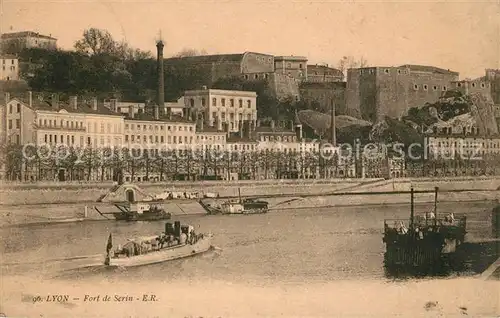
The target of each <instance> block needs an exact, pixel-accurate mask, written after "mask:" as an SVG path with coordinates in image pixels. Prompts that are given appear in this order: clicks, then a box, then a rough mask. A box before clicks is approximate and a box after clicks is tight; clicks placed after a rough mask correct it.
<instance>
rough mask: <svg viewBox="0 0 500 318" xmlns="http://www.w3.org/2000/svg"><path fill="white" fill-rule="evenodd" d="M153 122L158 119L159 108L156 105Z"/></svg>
mask: <svg viewBox="0 0 500 318" xmlns="http://www.w3.org/2000/svg"><path fill="white" fill-rule="evenodd" d="M154 111H155V120H158V119H160V107H158V105H155V109H154Z"/></svg>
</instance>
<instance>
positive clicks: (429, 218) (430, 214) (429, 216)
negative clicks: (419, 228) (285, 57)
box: [425, 210, 436, 220]
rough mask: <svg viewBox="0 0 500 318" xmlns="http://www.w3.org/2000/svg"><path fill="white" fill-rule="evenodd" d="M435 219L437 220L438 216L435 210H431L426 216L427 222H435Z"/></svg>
mask: <svg viewBox="0 0 500 318" xmlns="http://www.w3.org/2000/svg"><path fill="white" fill-rule="evenodd" d="M435 218H436V215H435V214H434V210H431V211H429V212H427V213H426V214H425V219H426V220H434V219H435Z"/></svg>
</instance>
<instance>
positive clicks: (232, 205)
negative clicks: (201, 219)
mask: <svg viewBox="0 0 500 318" xmlns="http://www.w3.org/2000/svg"><path fill="white" fill-rule="evenodd" d="M238 194H239V195H238V196H239V200H238V201H226V202H223V203H222V204H220V206H209V205H205V204H204V203H203V202H201V201H200V204H201V205H202V206H203V207H204V208H205V209H206V210H207V212H208V214H261V213H267V212H268V210H269V207H268V203H267V202H266V201H262V200H257V199H244V200H242V199H241V193H240V190H239V189H238Z"/></svg>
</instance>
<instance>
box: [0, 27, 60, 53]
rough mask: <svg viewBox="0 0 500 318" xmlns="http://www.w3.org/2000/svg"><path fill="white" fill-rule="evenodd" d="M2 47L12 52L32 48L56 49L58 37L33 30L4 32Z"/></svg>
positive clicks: (1, 41)
mask: <svg viewBox="0 0 500 318" xmlns="http://www.w3.org/2000/svg"><path fill="white" fill-rule="evenodd" d="M0 47H1V49H2V51H3V52H6V53H10V54H14V53H19V52H21V51H22V50H23V49H30V48H38V49H47V50H55V49H56V48H57V39H56V38H53V37H52V36H51V35H49V36H47V35H43V34H40V33H37V32H33V31H23V32H12V33H3V34H2V35H1V36H0Z"/></svg>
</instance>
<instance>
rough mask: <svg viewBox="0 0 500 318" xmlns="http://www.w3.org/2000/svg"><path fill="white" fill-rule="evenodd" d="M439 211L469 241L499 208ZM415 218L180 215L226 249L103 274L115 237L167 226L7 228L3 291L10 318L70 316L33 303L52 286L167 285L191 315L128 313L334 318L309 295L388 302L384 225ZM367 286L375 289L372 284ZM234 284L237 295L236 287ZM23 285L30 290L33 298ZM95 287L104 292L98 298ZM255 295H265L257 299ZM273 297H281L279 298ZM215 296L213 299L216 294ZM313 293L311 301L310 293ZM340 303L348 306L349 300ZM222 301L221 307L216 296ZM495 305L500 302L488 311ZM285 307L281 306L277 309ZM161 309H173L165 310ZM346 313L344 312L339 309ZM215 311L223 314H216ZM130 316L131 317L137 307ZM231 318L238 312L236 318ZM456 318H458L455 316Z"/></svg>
mask: <svg viewBox="0 0 500 318" xmlns="http://www.w3.org/2000/svg"><path fill="white" fill-rule="evenodd" d="M431 207H432V204H423V205H418V206H417V207H416V211H415V212H416V213H424V212H425V211H427V210H429V209H430V208H431ZM438 208H439V210H438V212H440V213H446V212H448V211H453V212H455V213H466V215H467V216H468V240H480V239H484V238H488V237H489V235H490V231H489V227H488V226H489V213H490V211H491V203H486V202H484V203H482V202H475V203H443V204H440V205H439V207H438ZM408 216H409V207H408V206H407V205H399V206H370V207H342V208H323V209H315V210H286V211H285V210H283V211H272V212H270V213H268V214H262V215H245V216H238V215H228V216H182V217H179V218H174V220H179V221H181V222H182V223H183V224H192V225H194V226H195V228H196V229H197V231H198V232H200V231H203V232H211V233H213V234H214V239H213V244H214V245H215V246H217V247H218V249H217V250H215V251H211V252H208V253H206V254H203V255H200V256H195V257H192V258H188V259H184V260H177V261H172V262H168V263H163V264H157V265H150V266H144V267H139V268H133V269H126V270H123V269H115V270H109V269H106V268H104V267H103V266H100V265H99V263H100V262H101V261H102V258H101V257H100V256H96V254H102V253H104V251H105V246H106V241H107V237H108V235H109V233H112V235H113V242H114V245H115V246H116V245H117V244H119V243H122V244H123V243H124V242H125V240H126V238H129V237H134V236H137V235H154V234H156V233H159V232H160V231H162V229H163V223H162V222H150V223H149V222H137V223H126V222H115V221H99V222H88V223H72V224H53V225H31V226H19V227H4V228H1V229H0V238H1V252H2V256H3V257H2V265H1V274H2V279H3V284H4V285H3V286H4V287H3V288H2V292H3V293H4V294H3V296H4V297H5V298H4V300H3V302H4V303H3V307H4V308H7V307H8V309H9V310H11V311H12V310H14V311H15V310H21V312H20V314H26V313H27V312H29V313H37V314H38V311H37V310H42V311H43V309H44V308H45V309H47V308H49V307H50V306H52V307H50V308H52V309H50V312H51V313H52V314H54V316H51V315H49V317H55V315H59V314H58V312H59V311H58V310H60V312H61V317H62V315H64V313H63V312H65V310H69V309H70V307H71V306H69V305H68V304H66V305H67V306H66V307H64V306H59V307H57V306H56V307H53V305H50V306H49V305H48V304H31V303H30V302H29V301H26V299H27V298H29V297H31V296H32V295H34V293H35V291H36V290H39V291H41V292H42V293H46V292H47V290H48V289H50V288H49V286H52V288H53V290H54V291H57V292H58V293H62V294H67V293H69V292H68V290H72V291H71V292H72V293H80V294H82V295H83V293H88V291H89V290H93V291H94V292H95V293H98V292H100V291H103V290H107V291H110V288H111V290H112V292H114V293H116V292H117V290H121V291H122V292H125V291H126V292H127V293H132V294H133V292H134V291H136V292H139V290H143V291H144V290H145V291H146V292H153V291H154V292H158V290H161V291H163V292H164V291H165V289H169V286H170V287H173V286H176V290H180V289H182V288H184V293H187V294H189V295H191V296H192V297H193V300H192V301H195V302H197V303H198V304H199V305H197V306H194V307H193V305H187V304H184V305H183V306H181V307H182V310H180V309H179V306H180V305H179V306H177V305H174V304H172V303H171V302H169V304H168V308H169V310H170V314H171V315H170V314H169V315H166V316H165V315H161V314H160V315H159V314H158V312H157V311H158V310H159V309H158V307H154V306H153V307H151V306H150V307H147V308H149V309H150V310H151V311H150V312H148V311H146V312H145V313H144V316H142V315H140V314H139V315H138V316H137V315H135V316H134V314H130V313H128V311H126V313H128V317H146V316H148V317H154V316H157V317H167V316H168V317H170V316H172V317H174V316H177V315H178V316H187V315H195V314H196V315H198V316H204V317H207V315H208V314H207V312H210V310H212V314H213V315H214V317H215V316H217V317H219V316H221V317H222V316H224V317H227V316H231V317H235V316H247V317H251V316H257V315H263V316H273V315H281V314H283V312H284V310H287V309H288V310H290V309H291V308H295V309H293V310H294V311H293V312H290V313H289V314H288V316H293V315H298V316H303V315H309V314H310V315H311V316H314V317H317V316H318V317H319V316H329V315H328V314H327V313H325V310H326V308H328V305H327V304H326V303H328V301H326V303H323V300H322V302H321V304H322V305H321V306H323V307H321V308H320V309H318V308H316V309H314V310H313V309H312V307H309V305H307V303H304V304H302V303H301V301H302V302H304V297H306V296H307V297H306V298H307V299H309V300H308V301H313V298H314V297H319V298H321V297H323V296H321V292H320V291H321V290H322V289H321V288H327V287H325V286H326V285H325V284H327V285H328V284H334V285H332V286H337V287H331V288H333V289H334V290H337V291H338V287H339V286H344V287H342V288H347V289H345V290H346V292H347V293H348V294H352V295H353V296H352V297H354V298H352V299H351V298H349V299H346V300H345V301H343V303H344V305H345V303H346V302H349V301H351V303H352V302H353V301H355V300H354V299H357V298H355V297H356V296H355V295H356V294H357V293H359V292H360V291H361V290H366V288H368V290H369V289H370V288H372V291H371V292H370V293H371V294H370V295H371V296H366V297H368V298H370V297H372V298H373V299H378V298H377V297H382V296H381V295H378V292H377V290H379V288H382V287H375V286H378V284H387V283H388V279H387V278H385V277H384V271H383V253H384V244H383V242H382V230H383V221H384V219H394V218H407V217H408ZM90 265H98V266H93V267H87V268H80V269H75V267H81V266H82V267H83V266H90ZM37 282H38V283H37ZM40 282H44V283H43V284H42V283H40ZM103 282H106V283H105V284H104V283H103ZM346 282H350V283H349V284H350V285H349V287H346V286H347V285H345V284H347V283H346ZM368 282H372V283H371V284H372V285H370V283H368ZM10 284H12V285H10ZM19 284H21V285H19ZM23 284H24V285H23ZM37 284H38V285H37ZM103 284H104V285H103ZM335 284H336V285H335ZM236 285H237V286H239V287H237V288H236V287H235V286H236ZM469 285H470V284H469ZM6 286H9V288H10V289H11V292H15V293H13V294H12V295H14V294H16V293H17V294H16V295H17V296H11V294H9V296H5V293H6V290H5V288H6ZM14 286H20V287H14ZM22 286H25V287H26V286H30V287H29V289H28V290H26V289H25V288H24V287H22ZM96 286H103V287H101V288H102V289H97V290H96V288H97V287H96ZM118 286H120V287H118ZM187 286H190V287H189V288H188V287H187ZM297 286H301V287H297ZM304 286H306V287H304ZM314 286H316V287H314ZM318 286H323V287H318ZM361 286H364V287H361ZM368 286H372V287H368ZM419 286H420V285H419ZM464 286H465V285H464ZM470 286H472V285H470ZM75 288H76V289H75ZM249 288H250V289H249ZM252 288H254V289H252ZM255 288H260V289H259V292H257V291H256V289H255ZM273 288H274V289H276V288H277V290H274V291H273ZM297 288H298V289H297ZM304 288H305V289H304ZM342 288H340V289H342ZM384 288H386V287H384ZM454 288H455V287H454ZM288 289H289V293H290V294H289V295H288V296H287V297H284V296H280V298H279V299H276V301H275V302H269V304H268V307H269V308H267V307H265V306H264V307H262V308H261V311H262V312H259V311H258V310H257V311H254V310H250V308H247V307H246V305H245V304H246V303H245V302H243V303H241V299H240V297H238V296H236V295H239V293H242V295H243V294H245V295H246V296H245V297H247V298H248V299H253V301H259V300H257V299H255V298H256V297H257V298H258V297H259V295H260V296H262V295H264V294H266V293H268V294H269V295H275V293H277V294H280V293H283V292H284V290H285V291H286V290H288ZM169 290H170V289H169ZM209 290H211V292H208V291H209ZM326 290H327V289H325V290H324V291H325V292H326ZM431 290H433V288H431ZM478 290H479V291H482V292H483V293H484V292H485V287H484V286H481V287H478ZM486 290H487V289H486ZM309 292H311V295H309V294H308V293H309ZM385 292H388V293H391V292H392V293H394V292H395V291H393V290H392V289H389V290H387V288H386V289H385ZM399 293H401V291H400V292H399ZM160 294H161V292H160ZM334 294H335V293H334ZM26 295H28V296H26ZM176 295H177V294H176ZM216 295H221V297H222V295H224V296H223V297H225V298H227V299H231V297H232V298H233V302H232V303H227V302H222V303H223V305H222V307H220V304H219V303H218V305H217V306H215V305H214V301H212V302H209V299H212V298H214V297H216ZM301 295H302V296H301ZM332 295H333V294H332ZM398 295H399V294H398ZM177 296H178V295H177ZM177 296H175V297H173V296H172V295H169V296H168V298H169V299H171V300H172V299H174V298H175V299H177V298H179V300H177V301H178V302H181V300H180V296H179V297H177ZM491 296H492V295H491V294H488V297H490V298H491ZM16 297H18V298H19V299H18V298H16ZM134 297H135V296H134ZM234 297H236V298H234ZM241 297H243V296H241ZM269 297H271V296H269ZM269 297H267V298H265V299H266V300H267V301H269V299H273V298H272V297H271V298H269ZM273 297H276V296H273ZM309 297H313V298H309ZM336 297H337V298H338V299H337V300H340V299H341V298H342V297H344V296H342V297H341V296H340V295H338V296H336ZM339 297H340V298H339ZM398 297H400V296H398ZM488 297H486V298H485V296H483V297H482V298H481V301H482V302H483V305H482V307H481V309H480V310H482V311H478V312H480V313H491V312H492V311H494V310H497V309H498V308H497V305H496V304H495V301H494V300H491V299H490V298H488ZM295 298H297V299H301V301H298V300H296V301H295V302H296V303H295V304H293V305H292V304H289V303H288V301H291V300H292V299H295ZM6 299H8V301H6ZM20 299H24V300H25V301H24V302H22V304H23V306H20V304H21V300H20ZM215 299H217V300H220V298H218V297H216V298H215ZM287 299H288V300H287ZM321 299H323V298H321ZM261 301H262V300H261ZM316 301H317V300H316ZM392 301H394V300H392ZM489 301H491V302H492V303H491V304H490V302H489ZM299 303H301V304H302V305H300V306H299V307H300V308H299V307H297V306H298V304H299ZM278 304H281V305H279V306H278ZM287 304H288V305H287ZM497 304H498V302H497ZM129 305H130V304H129ZM163 305H164V306H165V304H164V303H163ZM43 306H49V307H43ZM68 306H69V307H68ZM72 306H74V307H75V308H80V311H79V316H81V317H84V316H85V317H86V314H88V317H97V316H100V315H98V314H100V313H104V312H107V313H108V314H112V310H111V309H110V308H112V307H110V306H109V305H108V307H106V308H108V309H106V310H108V311H106V310H105V309H104V307H92V308H93V309H95V310H96V311H89V310H90V309H89V308H90V307H88V306H85V304H81V303H79V302H78V301H76V300H75V301H74V303H73V304H72ZM99 306H102V305H99ZM318 306H319V305H318ZM338 306H340V307H342V306H341V304H338ZM388 306H390V304H388ZM469 306H470V305H469ZM215 307H217V308H218V311H217V310H215V309H214V308H215ZM340 307H338V308H340ZM85 308H86V309H85ZM96 308H100V309H99V310H97V309H96ZM119 308H125V307H123V306H121V307H119ZM126 308H129V309H127V310H131V309H130V308H132V307H126ZM134 308H135V307H134ZM152 308H156V309H152ZM195 308H196V309H197V308H200V309H199V310H201V308H203V311H204V312H203V313H193V311H194V309H195ZM266 308H267V309H266ZM277 308H278V309H277ZM355 308H357V306H352V307H349V308H347V309H345V310H346V311H345V314H349V315H352V310H353V309H355ZM381 308H385V306H381ZM419 308H421V306H420V307H419ZM0 309H2V308H1V307H0ZM232 309H234V310H233V311H231V310H232ZM455 309H456V308H455ZM3 310H7V309H3ZM22 310H24V311H22ZM47 310H48V309H47ZM71 310H73V309H71ZM109 310H111V311H109ZM123 310H125V309H123ZM176 310H178V311H176ZM179 310H180V311H179ZM189 310H191V312H190V311H189ZM300 310H303V311H300ZM339 310H340V309H339ZM349 310H351V311H349ZM384 310H385V311H384ZM384 310H382V311H381V312H379V313H380V314H381V315H382V314H383V315H386V314H389V313H392V312H391V311H390V310H387V309H384ZM442 310H444V309H442ZM450 310H451V309H450ZM478 310H479V309H478ZM0 311H1V310H0ZM368 312H369V311H367V312H358V314H359V315H361V316H366V313H368ZM118 313H119V314H118ZM146 313H147V314H146ZM299 313H302V314H299ZM354 313H356V311H354ZM427 313H428V312H427ZM115 314H117V315H116V316H115V317H122V314H124V312H120V311H118V312H115ZM448 314H450V315H451V314H452V313H451V312H448ZM198 316H197V317H198ZM208 316H210V315H208ZM410 316H411V315H410ZM102 317H106V315H104V316H102Z"/></svg>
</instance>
